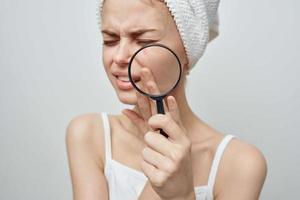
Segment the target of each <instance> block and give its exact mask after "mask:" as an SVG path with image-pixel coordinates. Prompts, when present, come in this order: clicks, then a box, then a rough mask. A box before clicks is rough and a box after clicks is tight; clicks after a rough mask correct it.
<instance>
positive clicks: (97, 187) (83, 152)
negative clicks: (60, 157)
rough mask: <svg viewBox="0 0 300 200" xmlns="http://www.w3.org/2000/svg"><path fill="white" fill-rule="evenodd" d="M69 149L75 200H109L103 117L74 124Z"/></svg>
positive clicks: (94, 116) (90, 117) (76, 120)
mask: <svg viewBox="0 0 300 200" xmlns="http://www.w3.org/2000/svg"><path fill="white" fill-rule="evenodd" d="M65 140H66V148H67V156H68V164H69V170H70V176H71V181H72V189H73V200H87V199H89V200H108V199H109V198H108V189H107V182H106V179H105V176H104V173H103V169H104V164H103V160H104V159H103V155H104V148H103V147H104V144H103V127H102V118H101V116H99V114H86V115H82V116H78V117H76V118H74V119H73V120H71V122H70V123H69V125H68V127H67V130H66V138H65Z"/></svg>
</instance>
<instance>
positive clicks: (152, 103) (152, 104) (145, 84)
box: [141, 68, 156, 116]
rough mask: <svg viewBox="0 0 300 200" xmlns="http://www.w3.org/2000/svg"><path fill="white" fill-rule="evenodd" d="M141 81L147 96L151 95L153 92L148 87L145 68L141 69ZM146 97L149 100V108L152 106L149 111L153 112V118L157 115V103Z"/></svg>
mask: <svg viewBox="0 0 300 200" xmlns="http://www.w3.org/2000/svg"><path fill="white" fill-rule="evenodd" d="M146 70H147V69H146ZM141 81H142V82H143V83H142V85H143V91H145V92H146V93H147V94H151V91H149V87H148V85H147V77H146V75H145V68H143V69H141ZM144 88H145V89H144ZM144 97H145V98H147V100H148V102H149V106H150V107H149V109H150V112H151V116H152V115H154V114H156V106H155V102H154V101H153V100H152V99H151V98H148V97H146V96H144Z"/></svg>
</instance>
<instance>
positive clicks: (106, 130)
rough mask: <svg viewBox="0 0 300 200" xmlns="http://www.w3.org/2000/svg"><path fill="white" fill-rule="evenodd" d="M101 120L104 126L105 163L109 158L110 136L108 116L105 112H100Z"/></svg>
mask: <svg viewBox="0 0 300 200" xmlns="http://www.w3.org/2000/svg"><path fill="white" fill-rule="evenodd" d="M101 114H102V121H103V126H104V143H105V144H104V145H105V163H107V161H109V160H111V136H110V126H109V117H108V114H107V113H106V112H102V113H101Z"/></svg>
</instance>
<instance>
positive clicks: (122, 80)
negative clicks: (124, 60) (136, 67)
mask: <svg viewBox="0 0 300 200" xmlns="http://www.w3.org/2000/svg"><path fill="white" fill-rule="evenodd" d="M116 79H117V81H116V84H117V86H118V87H119V88H120V89H121V90H131V89H133V85H132V84H131V82H130V80H129V77H128V76H116ZM133 81H134V83H137V82H139V81H140V79H138V78H137V77H134V78H133Z"/></svg>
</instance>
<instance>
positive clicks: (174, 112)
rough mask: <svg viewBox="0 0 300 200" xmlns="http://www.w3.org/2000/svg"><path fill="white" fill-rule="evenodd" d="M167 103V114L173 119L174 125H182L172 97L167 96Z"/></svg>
mask: <svg viewBox="0 0 300 200" xmlns="http://www.w3.org/2000/svg"><path fill="white" fill-rule="evenodd" d="M167 103H168V108H169V114H170V115H171V117H172V118H173V119H174V121H175V122H176V123H178V124H179V125H183V123H182V121H181V118H180V111H179V108H178V104H177V101H176V99H175V97H174V96H168V97H167Z"/></svg>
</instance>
